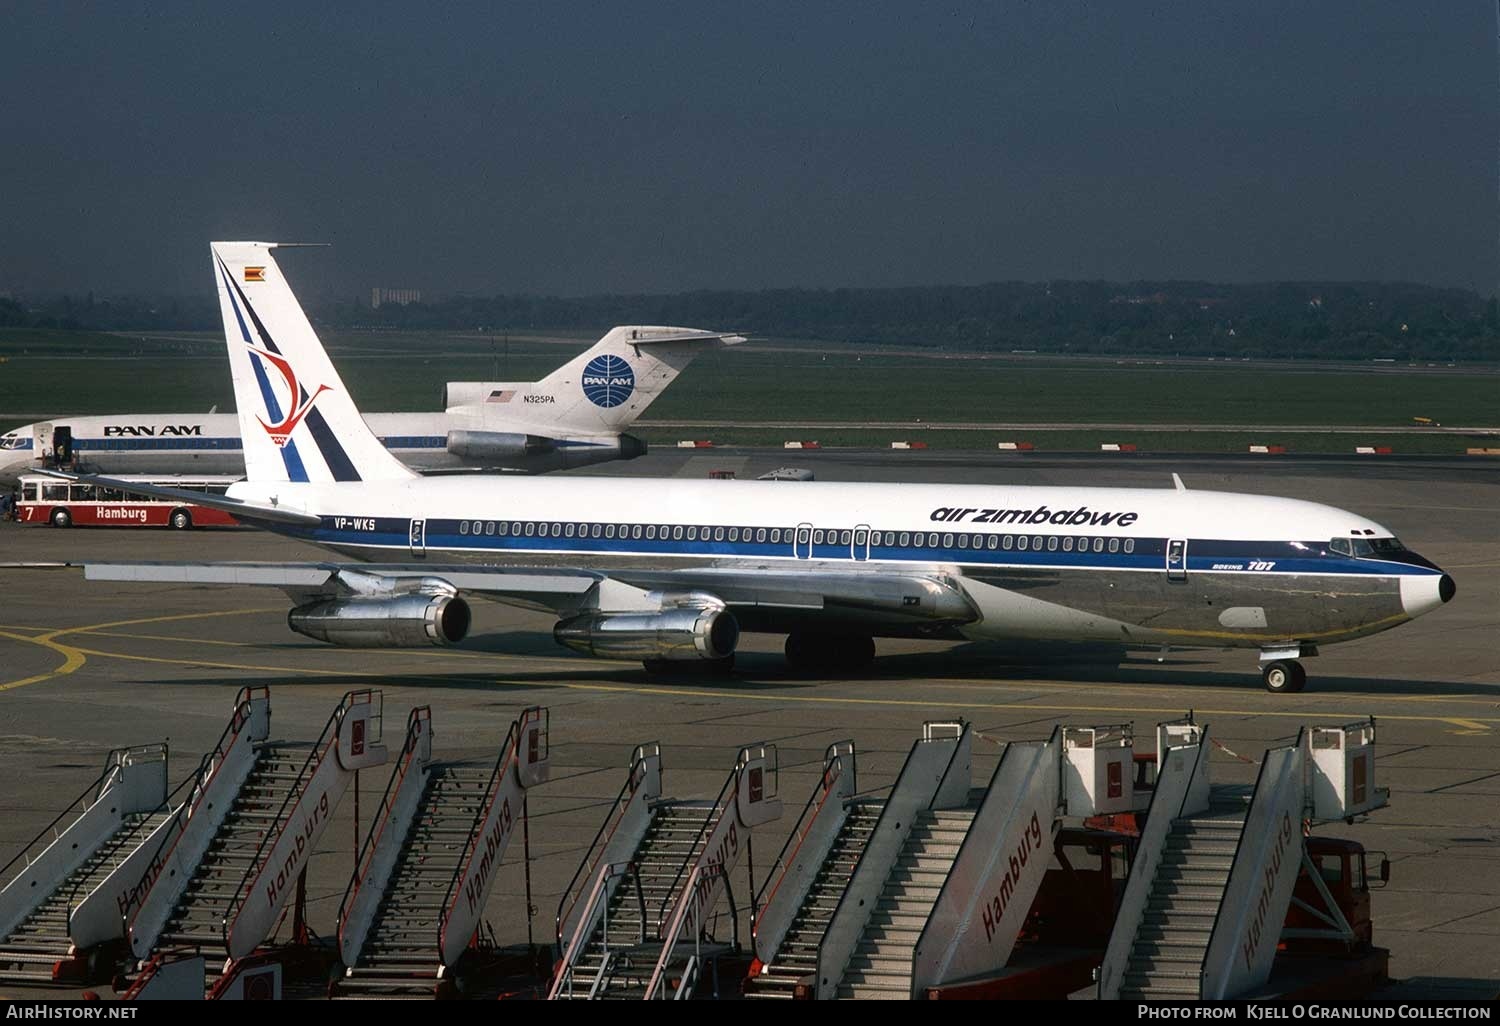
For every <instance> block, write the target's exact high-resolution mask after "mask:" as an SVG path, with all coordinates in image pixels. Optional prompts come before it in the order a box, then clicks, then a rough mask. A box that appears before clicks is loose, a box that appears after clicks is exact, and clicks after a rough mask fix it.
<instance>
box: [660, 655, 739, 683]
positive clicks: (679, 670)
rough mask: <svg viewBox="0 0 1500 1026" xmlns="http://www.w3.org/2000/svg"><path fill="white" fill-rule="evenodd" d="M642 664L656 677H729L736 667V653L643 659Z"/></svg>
mask: <svg viewBox="0 0 1500 1026" xmlns="http://www.w3.org/2000/svg"><path fill="white" fill-rule="evenodd" d="M641 665H642V666H644V667H645V668H646V672H647V673H649V674H651V675H653V676H656V677H689V676H700V677H727V676H729V674H730V672H731V671H732V670H733V669H734V653H733V652H731V653H729V654H728V655H727V656H725V657H724V658H722V659H642V660H641Z"/></svg>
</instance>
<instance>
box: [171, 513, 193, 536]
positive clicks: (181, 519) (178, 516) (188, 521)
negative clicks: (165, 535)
mask: <svg viewBox="0 0 1500 1026" xmlns="http://www.w3.org/2000/svg"><path fill="white" fill-rule="evenodd" d="M167 522H168V523H169V524H171V525H172V527H173V529H174V530H178V531H186V530H187V529H188V528H190V527H192V526H193V515H192V514H191V513H189V512H188V511H187V510H185V509H174V510H173V511H172V516H171V517H170V518H169V519H168V521H167Z"/></svg>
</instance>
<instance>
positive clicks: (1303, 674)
mask: <svg viewBox="0 0 1500 1026" xmlns="http://www.w3.org/2000/svg"><path fill="white" fill-rule="evenodd" d="M1260 675H1261V679H1262V680H1264V681H1265V682H1266V690H1267V691H1270V692H1272V693H1273V694H1282V693H1285V692H1295V691H1301V690H1302V688H1303V687H1304V686H1306V684H1307V671H1306V670H1304V669H1303V668H1302V664H1301V663H1299V662H1297V660H1295V659H1277V660H1274V661H1272V662H1269V663H1267V664H1266V665H1265V666H1264V667H1262V668H1261V671H1260Z"/></svg>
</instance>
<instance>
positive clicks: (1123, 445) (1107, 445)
mask: <svg viewBox="0 0 1500 1026" xmlns="http://www.w3.org/2000/svg"><path fill="white" fill-rule="evenodd" d="M1099 448H1100V450H1102V451H1103V452H1135V443H1134V442H1104V443H1103V444H1101V445H1100V446H1099Z"/></svg>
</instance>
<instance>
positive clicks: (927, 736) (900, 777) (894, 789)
mask: <svg viewBox="0 0 1500 1026" xmlns="http://www.w3.org/2000/svg"><path fill="white" fill-rule="evenodd" d="M934 728H942V729H950V728H956V729H957V732H958V733H957V736H956V738H955V747H954V750H953V752H952V753H950V754H949V756H948V760H947V762H945V763H944V764H943V772H942V774H941V775H940V776H939V777H938V783H937V784H936V785H934V787H933V794H934V795H936V793H937V791H938V789H939V788H941V786H942V782H943V781H944V780H946V779H947V776H948V774H949V773H950V772H951V771H952V770H953V760H954V759H955V758H956V757H957V756H958V747H959V746H960V745H961V744H962V742H963V736H964V731H965V730H967V729H968V725H967V724H966V723H965V722H964V721H963V720H955V721H946V720H945V721H942V722H927V723H923V724H922V736H921V737H920V738H919V739H917V740H916V741H914V742H912V746H911V749H910V751H908V752H907V755H906V761H905V762H904V763H903V764H902V766H901V772H900V773H898V774H897V775H896V782H895V783H894V784H892V785H891V790H890V797H888V798H887V799H886V804H885V806H884V807H883V808H881V810H880V816H879V818H878V819H876V821H875V829H874V830H873V831H872V832H871V834H870V839H871V841H873V840H875V839H876V837H878V836H879V834H880V828H881V827H882V826H884V825H885V822H886V818H887V817H888V816H890V815H892V814H893V812H894V805H893V803H892V799H894V798H895V796H896V795H897V794H898V793H899V792H900V790H901V785H902V784H903V783H904V782H905V777H906V772H907V770H908V768H910V767H911V765H912V759H913V757H914V756H915V755H916V754H917V752H918V751H919V750H920V748H921V746H922V745H924V744H930V743H932V742H933V741H938V740H941V738H939V737H937V736H936V734H935V730H934ZM931 804H932V799H931V798H929V799H928V800H927V803H926V805H927V807H930V806H931ZM910 832H911V824H910V823H908V824H907V826H906V831H905V834H903V837H904V836H906V835H907V834H910ZM870 849H871V845H870V844H869V843H868V842H867V843H866V845H865V847H864V849H863V850H861V851H860V853H859V858H857V859H855V860H854V868H853V869H852V870H851V871H850V874H849V884H850V885H852V884H853V883H854V881H856V880H857V879H859V877H860V870H862V869H863V868H864V866H865V862H866V861H867V860H869V858H870ZM873 864H874V863H873V862H872V863H871V865H873ZM847 900H849V887H848V886H846V887H845V889H844V892H843V893H842V894H840V895H839V900H838V901H837V902H836V903H835V904H834V908H833V914H832V915H831V916H829V918H828V924H829V926H830V927H831V926H832V925H833V923H834V922H835V921H836V920H837V919H838V916H839V913H840V912H841V911H843V908H844V903H845V902H846V901H847ZM871 911H873V908H872V909H871ZM866 921H868V913H866ZM828 940H829V934H828V933H827V932H826V931H825V932H824V934H823V936H822V938H821V939H820V940H819V941H818V949H817V955H818V959H817V968H816V970H815V973H816V974H817V979H816V981H815V982H816V984H817V987H818V989H819V990H821V989H822V978H821V974H822V971H823V954H824V950H825V948H826V947H827V945H828ZM851 950H852V946H851ZM846 966H847V960H846V962H845V964H844V965H842V966H840V967H839V972H840V973H842V972H843V971H844V968H845V967H846Z"/></svg>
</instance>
